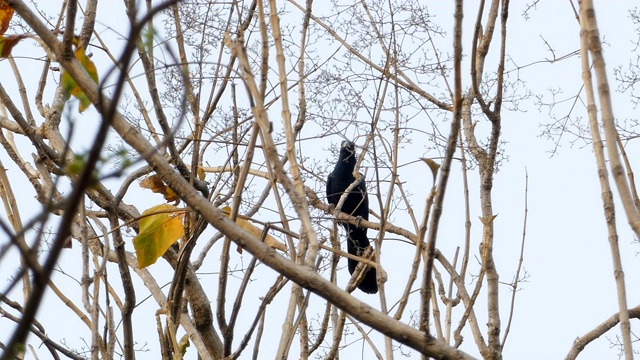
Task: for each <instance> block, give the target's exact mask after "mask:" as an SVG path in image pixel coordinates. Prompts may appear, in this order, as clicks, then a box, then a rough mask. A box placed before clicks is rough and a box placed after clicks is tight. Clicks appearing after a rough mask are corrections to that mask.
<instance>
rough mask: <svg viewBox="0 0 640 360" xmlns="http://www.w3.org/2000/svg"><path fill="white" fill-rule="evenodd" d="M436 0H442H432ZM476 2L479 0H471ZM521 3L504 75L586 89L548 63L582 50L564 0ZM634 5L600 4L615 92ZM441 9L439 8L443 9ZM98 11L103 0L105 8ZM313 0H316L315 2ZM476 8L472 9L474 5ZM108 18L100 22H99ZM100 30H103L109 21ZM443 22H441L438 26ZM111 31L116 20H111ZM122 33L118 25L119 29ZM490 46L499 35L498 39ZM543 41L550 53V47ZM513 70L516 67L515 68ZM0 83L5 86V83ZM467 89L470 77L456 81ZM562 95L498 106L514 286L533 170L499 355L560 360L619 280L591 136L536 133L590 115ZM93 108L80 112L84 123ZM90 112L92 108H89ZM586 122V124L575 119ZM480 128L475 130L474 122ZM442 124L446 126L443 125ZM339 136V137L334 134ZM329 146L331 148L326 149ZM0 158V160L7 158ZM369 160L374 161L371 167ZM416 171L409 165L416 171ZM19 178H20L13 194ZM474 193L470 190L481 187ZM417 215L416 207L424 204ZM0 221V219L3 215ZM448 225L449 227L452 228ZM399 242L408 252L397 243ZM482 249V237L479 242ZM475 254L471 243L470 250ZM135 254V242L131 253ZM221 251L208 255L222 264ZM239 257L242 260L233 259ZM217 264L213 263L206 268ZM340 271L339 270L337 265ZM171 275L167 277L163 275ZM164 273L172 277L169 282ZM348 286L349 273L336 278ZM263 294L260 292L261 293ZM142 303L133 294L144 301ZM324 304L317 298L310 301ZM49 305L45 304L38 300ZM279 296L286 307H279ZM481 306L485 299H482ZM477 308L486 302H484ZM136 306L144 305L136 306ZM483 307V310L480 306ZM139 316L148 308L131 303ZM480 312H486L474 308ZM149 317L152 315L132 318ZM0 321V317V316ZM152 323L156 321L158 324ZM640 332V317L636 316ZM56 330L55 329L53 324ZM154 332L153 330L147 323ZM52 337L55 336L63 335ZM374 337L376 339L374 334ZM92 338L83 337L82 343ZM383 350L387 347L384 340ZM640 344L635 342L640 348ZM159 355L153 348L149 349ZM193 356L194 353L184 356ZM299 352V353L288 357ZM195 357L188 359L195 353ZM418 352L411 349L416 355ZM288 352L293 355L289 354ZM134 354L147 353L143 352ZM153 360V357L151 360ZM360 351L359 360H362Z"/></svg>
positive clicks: (507, 253) (639, 292) (544, 89)
mask: <svg viewBox="0 0 640 360" xmlns="http://www.w3.org/2000/svg"><path fill="white" fill-rule="evenodd" d="M434 3H438V1H434ZM468 3H474V5H473V6H474V7H475V2H468ZM525 3H527V2H524V1H513V2H512V3H511V15H510V17H509V32H510V35H509V38H508V49H509V51H508V53H509V56H510V61H509V62H508V63H507V69H508V70H510V72H509V76H510V77H511V78H515V77H518V78H519V79H521V80H522V81H523V82H524V84H525V86H526V88H527V89H528V90H530V91H531V92H532V93H533V94H534V95H541V96H543V99H544V101H546V102H551V96H550V90H561V93H560V94H558V95H557V98H556V99H557V100H558V99H559V100H565V99H571V98H572V97H573V96H575V95H576V94H578V93H579V92H580V89H581V86H582V80H581V69H580V59H579V58H578V57H577V56H573V57H571V58H569V59H567V60H563V61H560V62H555V63H550V62H545V61H546V60H550V59H553V58H554V57H560V56H564V55H567V54H570V53H573V52H575V51H577V50H579V27H578V23H577V21H576V19H575V17H574V13H573V10H572V8H571V6H570V3H569V1H557V0H543V1H540V3H539V4H538V5H537V7H536V8H535V10H531V11H530V12H529V13H528V14H529V17H530V18H529V19H528V20H526V19H524V18H523V16H522V15H521V14H522V11H523V10H524V7H525ZM636 4H637V3H636V2H635V1H615V2H611V1H596V11H597V19H598V25H599V27H600V33H601V36H602V37H603V38H604V40H605V46H604V48H605V60H606V62H607V66H608V70H609V80H610V81H611V88H612V89H616V88H617V84H616V83H615V79H614V77H613V73H612V70H613V69H614V67H616V66H624V65H626V64H628V63H629V61H635V58H636V54H637V51H636V52H635V53H633V52H632V51H633V50H634V44H633V43H632V41H633V40H637V33H636V32H635V28H634V27H633V24H632V22H631V19H630V17H629V15H628V10H629V9H630V8H632V7H633V6H636ZM440 5H442V3H441V4H440ZM100 6H101V10H104V7H105V5H104V3H101V5H100ZM318 6H320V5H318ZM437 6H438V5H437V4H434V12H435V13H436V14H437V16H438V17H439V18H440V19H451V21H450V22H449V23H448V28H447V29H446V30H447V31H449V32H452V28H453V17H452V15H451V14H452V12H451V7H450V6H449V4H445V5H444V6H445V7H446V6H449V7H448V8H444V9H441V10H440V9H437ZM470 6H471V5H470ZM291 14H292V15H293V16H298V15H299V13H298V12H297V11H292V12H291ZM474 18H475V13H466V14H465V27H464V31H465V36H466V37H469V36H470V34H471V31H472V22H473V19H474ZM103 21H104V20H103ZM102 25H103V26H102V27H100V26H98V27H97V28H98V29H100V30H103V31H104V32H105V33H107V32H108V31H106V30H105V29H106V25H104V24H102ZM440 25H442V26H443V27H445V26H447V23H446V22H445V21H441V22H440ZM111 26H112V25H111ZM120 30H121V31H123V32H124V31H125V29H120ZM468 43H469V42H468V41H467V42H465V45H464V46H465V51H466V52H468V51H469V49H468V46H467V44H468ZM19 46H21V47H18V48H16V51H15V53H17V54H20V52H21V51H24V49H25V48H26V49H29V48H30V47H32V45H31V44H28V45H25V44H21V45H19ZM494 46H495V47H496V48H497V46H498V43H497V41H496V42H494ZM549 47H550V48H551V49H553V52H551V51H549ZM21 66H23V67H22V68H21V70H22V71H24V72H28V70H29V68H28V66H29V65H28V62H25V63H21ZM40 66H41V65H40V64H39V63H35V64H33V69H34V76H36V77H35V78H34V79H37V76H38V75H39V71H40ZM8 68H9V65H8V64H7V62H6V61H0V71H2V72H4V71H7V69H8ZM518 68H519V69H518ZM4 85H5V83H4V81H3V86H4ZM463 85H464V86H465V87H467V86H469V84H468V83H467V84H463ZM612 97H613V104H614V113H615V115H616V118H617V119H618V120H625V119H634V118H636V109H634V107H633V105H632V103H631V102H630V98H629V96H628V94H621V93H618V92H613V93H612ZM572 104H573V102H571V101H569V102H563V103H560V104H558V106H557V107H554V108H553V109H551V110H549V109H548V108H546V107H539V106H537V105H536V104H535V103H534V101H533V98H532V99H530V100H527V101H525V102H523V103H522V104H521V107H522V108H521V110H522V111H517V112H516V111H505V112H504V113H503V116H502V118H503V123H502V131H503V135H502V139H503V140H504V141H506V142H507V143H506V144H505V146H504V151H505V153H506V154H507V155H508V160H506V161H504V162H503V163H502V165H501V167H500V169H499V172H498V173H497V174H496V176H495V185H494V193H493V194H494V201H495V203H494V207H493V208H494V211H495V212H496V213H497V214H498V217H497V218H496V220H495V224H496V232H495V245H494V248H495V249H496V254H495V258H496V263H497V266H498V271H499V272H500V274H501V281H503V282H510V281H511V280H512V279H511V277H512V276H513V274H514V272H515V269H516V266H517V260H518V256H519V252H520V243H521V239H522V231H523V228H522V223H523V217H524V197H525V174H526V173H528V176H529V184H528V187H529V191H528V210H529V212H528V216H529V217H528V227H527V229H526V231H527V235H526V249H525V255H524V256H525V260H524V261H525V262H524V268H525V270H526V273H527V275H528V279H527V282H525V283H523V284H521V291H520V292H519V293H518V296H517V299H516V307H515V315H514V320H513V324H512V328H511V333H510V335H509V339H508V341H507V343H506V347H505V350H504V358H505V359H518V360H527V359H531V360H534V359H535V360H540V359H561V358H564V356H565V355H566V353H567V352H568V350H569V348H570V346H571V344H572V342H573V340H574V339H575V338H576V337H578V336H581V335H583V334H584V333H586V332H588V331H589V330H591V329H593V328H594V327H595V326H596V325H598V324H599V323H600V322H602V321H603V320H605V319H606V318H608V317H609V316H611V315H612V314H614V313H615V312H617V298H616V288H615V283H614V277H613V272H612V265H611V256H610V251H609V245H608V242H607V233H606V229H605V222H604V217H603V210H602V203H601V197H600V185H599V183H598V179H597V176H596V166H595V160H594V159H595V158H594V156H593V152H592V150H591V145H590V144H589V143H588V141H585V140H581V139H577V138H576V137H575V136H574V135H571V134H568V133H567V134H564V135H563V136H562V138H547V137H545V136H541V134H542V133H543V130H544V124H550V123H552V122H553V121H555V120H553V117H557V118H560V117H562V116H565V115H567V114H568V113H569V112H571V114H572V117H573V118H574V119H577V118H580V117H583V118H584V117H585V116H586V110H585V108H584V106H583V104H582V103H580V102H578V103H577V104H575V106H574V107H573V109H571V107H572V106H573V105H572ZM93 111H94V110H93V109H91V110H89V111H88V114H87V115H85V116H86V117H87V118H89V119H90V118H91V116H92V115H91V114H92V112H93ZM93 116H95V114H94V115H93ZM582 121H583V123H584V119H582ZM479 126H482V124H481V125H479ZM444 128H446V129H448V126H446V127H443V129H444ZM334 140H335V141H338V140H337V139H334ZM326 147H328V146H326ZM637 150H638V146H637V145H636V144H635V143H634V142H630V143H629V144H628V148H627V152H628V153H629V154H630V156H631V159H630V160H631V162H632V166H633V169H634V170H636V171H638V169H640V161H639V160H637V159H634V155H636V154H638V151H637ZM418 151H422V153H419V154H417V155H416V158H417V157H419V156H428V157H437V156H438V155H439V154H433V153H428V152H427V150H426V149H424V148H423V150H419V149H418ZM1 156H3V158H2V159H3V161H4V162H6V161H7V160H5V155H4V154H2V155H1ZM318 157H319V158H324V159H330V158H332V154H330V153H329V152H327V153H325V154H321V155H318ZM369 165H370V164H369ZM410 166H411V169H412V173H413V174H415V175H414V176H415V177H406V176H405V177H404V178H403V179H402V180H403V181H406V182H407V183H411V182H415V183H420V182H422V183H424V179H425V178H426V176H427V170H426V167H424V165H423V164H420V163H416V164H413V165H410ZM413 169H415V170H413ZM470 181H471V186H472V187H473V186H477V176H476V175H472V176H471V179H470ZM19 187H20V185H19V184H17V185H16V188H17V190H16V191H19ZM427 190H428V188H427V187H422V188H421V187H419V186H418V187H416V188H415V190H414V191H413V193H414V199H413V203H414V204H418V205H417V206H418V208H419V209H421V206H422V204H423V203H424V200H423V199H424V196H426V191H427ZM449 191H450V192H451V194H450V196H448V197H447V200H446V201H447V206H445V213H444V217H443V224H444V225H443V227H442V230H441V232H440V237H439V248H440V249H441V250H442V251H443V253H445V254H446V255H448V256H451V257H452V254H453V251H454V250H455V247H452V246H448V243H447V241H446V239H447V238H449V237H456V236H459V234H460V233H459V232H460V229H461V227H460V224H461V221H463V218H462V217H461V215H460V214H461V213H459V212H455V210H451V211H447V210H448V209H461V208H462V203H461V201H462V200H461V199H462V198H461V194H462V192H461V172H460V171H459V170H457V171H454V172H453V174H452V179H451V186H450V190H449ZM476 193H477V192H476ZM616 204H617V207H616V210H617V216H618V217H617V220H618V225H619V228H618V230H619V235H620V247H621V251H622V253H623V254H622V255H623V266H624V270H625V276H626V283H627V295H628V299H627V302H628V304H629V306H630V307H633V306H636V305H637V304H638V302H640V285H639V284H640V259H638V256H637V254H638V252H639V251H640V246H639V245H638V243H637V242H636V241H635V239H634V237H633V235H632V233H631V231H629V229H628V225H627V221H626V218H625V216H624V213H623V212H622V209H621V207H620V206H619V202H617V203H616ZM474 205H475V207H474V208H473V209H472V222H473V229H474V231H475V232H476V234H477V233H478V232H479V231H481V224H480V222H479V220H478V216H479V207H478V206H477V205H478V199H472V206H474ZM420 211H421V210H420ZM3 216H4V215H3ZM448 229H450V231H451V232H447V230H448ZM385 246H386V248H385V251H387V252H386V253H385V254H386V255H388V256H387V257H383V258H382V265H383V267H385V269H387V272H388V273H389V276H390V278H389V282H388V283H387V285H386V286H387V289H388V290H387V293H391V292H392V291H393V290H394V289H395V288H394V283H398V284H401V283H403V280H404V279H403V278H402V276H403V273H402V272H394V271H393V269H394V264H395V263H396V262H397V259H398V256H397V255H396V254H411V253H412V252H411V247H409V246H408V245H402V244H399V245H397V251H398V252H397V253H396V252H395V251H396V250H393V246H391V245H385ZM403 246H404V248H403ZM475 246H477V244H476V245H475ZM473 249H475V248H473ZM129 250H132V248H129ZM77 256H78V247H76V248H75V249H74V250H73V251H67V252H65V253H64V254H63V258H62V259H61V262H62V263H63V264H67V265H69V264H73V263H74V262H77V261H78V257H77ZM216 256H217V255H212V258H214V259H217V257H216ZM238 256H239V255H238ZM238 261H239V262H242V261H244V264H246V263H247V262H248V261H249V255H248V254H247V253H245V254H244V255H243V258H241V259H239V260H238ZM154 266H156V268H155V269H154V271H158V272H160V271H162V270H161V269H163V268H164V269H165V270H168V266H166V264H159V265H154ZM10 269H13V267H12V266H0V270H1V271H2V272H1V273H2V276H1V279H0V280H2V281H5V279H6V278H7V277H9V276H10V274H9V270H10ZM208 270H210V271H214V270H215V268H210V269H208ZM343 271H346V270H343ZM167 274H169V272H168V271H167ZM202 277H203V278H205V279H206V278H209V279H211V281H212V283H215V282H216V281H217V280H216V279H217V278H215V277H214V276H213V275H211V274H203V275H202ZM167 279H168V277H167ZM56 281H59V282H61V283H64V282H65V281H69V283H70V284H73V281H71V280H69V279H66V280H65V276H64V275H63V274H56ZM342 281H346V277H343V278H342ZM398 291H400V290H398ZM501 291H502V297H501V308H502V314H503V315H502V316H503V317H502V319H503V329H504V325H505V324H504V323H505V322H506V318H507V311H508V301H509V297H510V293H509V289H508V288H507V287H506V286H504V287H502V288H501ZM260 293H261V292H260ZM356 296H358V297H359V298H361V299H366V301H367V302H369V303H370V304H371V305H372V306H379V303H378V299H377V298H376V296H366V295H362V294H360V293H356ZM46 300H52V303H51V304H55V305H45V306H44V307H43V310H41V311H40V313H39V315H38V319H39V320H40V321H41V322H42V323H45V324H56V325H55V326H54V327H51V325H49V326H50V327H49V328H48V329H49V331H50V332H51V333H52V334H55V332H57V331H60V332H62V333H64V334H65V335H64V336H63V337H64V338H65V339H66V340H67V341H68V342H69V343H72V344H77V345H76V346H80V345H79V344H82V342H81V341H79V340H78V339H76V338H74V331H73V326H79V325H78V324H77V320H75V319H74V320H71V319H70V318H69V314H66V313H64V312H57V311H51V309H49V310H47V309H48V306H54V307H55V308H60V307H61V305H60V303H59V300H57V299H54V298H53V296H51V295H49V296H47V297H46V298H45V301H46ZM139 300H140V299H139ZM147 303H148V304H147V305H148V309H147V310H148V311H146V314H147V315H148V314H149V313H153V311H154V310H151V309H155V308H156V307H157V305H155V304H152V303H151V301H148V302H147ZM320 303H321V302H320V301H319V300H317V303H316V304H320ZM45 304H47V303H46V302H45ZM285 304H286V303H283V305H282V307H283V309H284V306H286V305H285ZM480 304H482V305H483V303H482V301H481V302H480ZM482 305H481V306H482ZM142 306H146V305H145V304H143V305H142ZM481 309H483V310H484V308H481ZM137 311H138V312H137V315H138V316H141V314H143V313H144V312H143V310H142V309H139V310H137ZM479 313H480V314H482V313H484V311H480V312H479ZM138 320H139V321H149V319H148V318H147V319H138ZM485 322H486V319H484V318H483V317H482V316H479V323H480V324H481V326H482V327H483V329H484V324H485ZM0 324H5V323H3V322H0ZM154 325H155V324H151V326H152V327H153V326H154ZM633 325H635V327H636V328H637V320H636V321H632V329H633V328H634V327H633ZM280 326H281V323H280V322H276V323H275V326H274V327H275V329H276V330H277V331H279V330H280ZM8 329H9V327H6V326H0V341H5V340H6V339H7V337H8V335H7V331H8ZM54 329H55V330H54ZM152 331H153V330H152ZM616 334H617V331H612V332H610V333H608V334H607V335H606V337H603V338H601V339H599V340H597V341H596V342H594V343H592V344H590V345H589V346H588V347H587V348H586V349H585V350H584V351H583V353H582V356H581V357H580V359H614V358H616V356H617V350H615V349H612V348H611V344H610V341H616V338H615V337H616ZM155 338H156V336H155V333H153V332H151V333H149V335H148V337H147V339H146V340H147V341H149V342H150V344H149V348H152V349H154V351H156V350H155V349H156V348H155V347H156V343H155V342H154V341H155V340H154V339H155ZM58 339H59V338H58ZM376 339H377V340H381V338H380V337H376ZM86 340H87V341H88V339H86ZM263 345H264V348H263V352H262V354H265V358H268V356H266V354H270V353H273V352H272V351H275V349H273V350H272V349H270V347H271V346H277V344H275V345H274V344H273V343H268V342H264V344H263ZM380 346H382V345H380ZM462 349H463V350H465V351H468V352H469V353H471V354H472V355H474V356H479V354H478V351H477V349H476V347H475V345H474V344H473V339H472V337H471V335H470V334H468V333H467V334H466V342H465V344H463V346H462ZM348 350H349V351H355V353H353V354H351V353H346V352H345V353H343V354H341V355H342V356H343V358H356V357H357V356H359V352H358V351H357V350H358V349H357V347H356V348H354V349H352V348H349V349H348ZM636 350H640V346H636ZM152 353H154V354H155V352H152ZM188 354H189V353H188ZM292 354H295V352H292ZM191 355H193V354H192V353H191ZM413 356H414V357H416V356H417V355H416V354H415V353H414V354H413ZM294 357H295V356H294ZM139 358H141V359H142V358H145V356H144V354H140V355H139ZM149 358H152V357H149ZM365 358H366V357H365Z"/></svg>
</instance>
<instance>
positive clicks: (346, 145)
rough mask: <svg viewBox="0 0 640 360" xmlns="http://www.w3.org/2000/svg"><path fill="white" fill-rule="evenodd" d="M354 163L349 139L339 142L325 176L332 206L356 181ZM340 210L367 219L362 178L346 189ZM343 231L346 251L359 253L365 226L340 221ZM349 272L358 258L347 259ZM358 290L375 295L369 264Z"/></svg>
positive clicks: (363, 244)
mask: <svg viewBox="0 0 640 360" xmlns="http://www.w3.org/2000/svg"><path fill="white" fill-rule="evenodd" d="M355 166H356V153H355V144H354V143H353V142H351V141H343V142H342V146H341V147H340V157H339V158H338V162H337V163H336V167H335V168H334V169H333V172H332V173H331V174H329V177H328V178H327V201H329V203H330V204H333V205H334V206H337V205H338V202H339V201H340V197H341V196H342V194H343V193H344V192H345V190H347V189H348V188H349V186H350V185H351V184H352V183H353V182H354V181H355V180H356V179H355V178H354V177H353V170H354V168H355ZM340 211H342V212H344V213H347V214H350V215H351V216H357V217H360V218H362V219H365V220H369V198H368V197H367V186H366V184H365V182H364V178H361V179H360V182H359V183H358V185H356V186H355V187H354V188H353V190H351V191H350V192H349V194H348V195H347V198H346V199H345V201H344V204H342V208H341V209H340ZM341 224H342V226H344V229H345V230H346V231H347V250H348V251H349V254H352V255H357V256H362V253H363V252H364V250H365V249H366V248H367V247H368V246H369V238H368V237H367V228H363V227H360V226H357V225H353V224H349V223H347V222H341ZM348 260H349V261H348V263H349V273H350V274H353V271H354V270H355V269H356V266H357V265H358V261H356V260H352V259H348ZM358 289H360V290H362V291H364V292H365V293H367V294H375V293H377V292H378V284H377V282H376V269H374V268H371V267H369V268H368V270H367V273H366V275H365V276H364V278H363V279H362V282H361V283H360V284H359V285H358Z"/></svg>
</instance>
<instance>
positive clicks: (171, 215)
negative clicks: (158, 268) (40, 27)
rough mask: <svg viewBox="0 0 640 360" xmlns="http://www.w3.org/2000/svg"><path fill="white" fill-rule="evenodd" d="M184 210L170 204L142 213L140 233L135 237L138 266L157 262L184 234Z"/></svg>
mask: <svg viewBox="0 0 640 360" xmlns="http://www.w3.org/2000/svg"><path fill="white" fill-rule="evenodd" d="M182 214H183V212H182V210H181V209H178V208H177V207H175V206H172V205H168V204H161V205H156V206H154V207H152V208H150V209H147V210H146V211H145V212H143V213H142V218H141V219H140V233H139V234H138V236H136V237H135V238H133V247H134V248H135V249H136V256H137V257H138V267H139V268H141V269H142V268H145V267H147V266H149V265H151V264H153V263H155V262H156V261H157V260H158V258H159V257H160V256H162V255H163V254H164V253H165V252H166V251H167V249H169V247H170V246H171V245H173V243H175V242H176V241H177V240H178V239H180V238H181V237H182V235H184V225H183V224H182V217H183V216H182Z"/></svg>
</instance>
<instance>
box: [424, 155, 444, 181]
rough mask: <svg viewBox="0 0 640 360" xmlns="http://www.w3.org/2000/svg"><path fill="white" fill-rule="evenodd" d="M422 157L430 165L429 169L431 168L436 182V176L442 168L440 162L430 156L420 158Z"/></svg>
mask: <svg viewBox="0 0 640 360" xmlns="http://www.w3.org/2000/svg"><path fill="white" fill-rule="evenodd" d="M420 159H421V160H422V161H424V162H425V163H426V164H427V165H428V166H429V169H431V174H432V175H433V181H434V182H435V181H436V176H437V175H438V170H440V164H438V163H437V162H435V161H433V160H432V159H429V158H420Z"/></svg>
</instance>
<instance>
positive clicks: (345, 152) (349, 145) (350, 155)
mask: <svg viewBox="0 0 640 360" xmlns="http://www.w3.org/2000/svg"><path fill="white" fill-rule="evenodd" d="M355 154H356V144H355V143H354V142H353V141H349V140H344V141H343V142H342V144H340V158H341V159H343V160H344V161H349V160H351V159H355Z"/></svg>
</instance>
